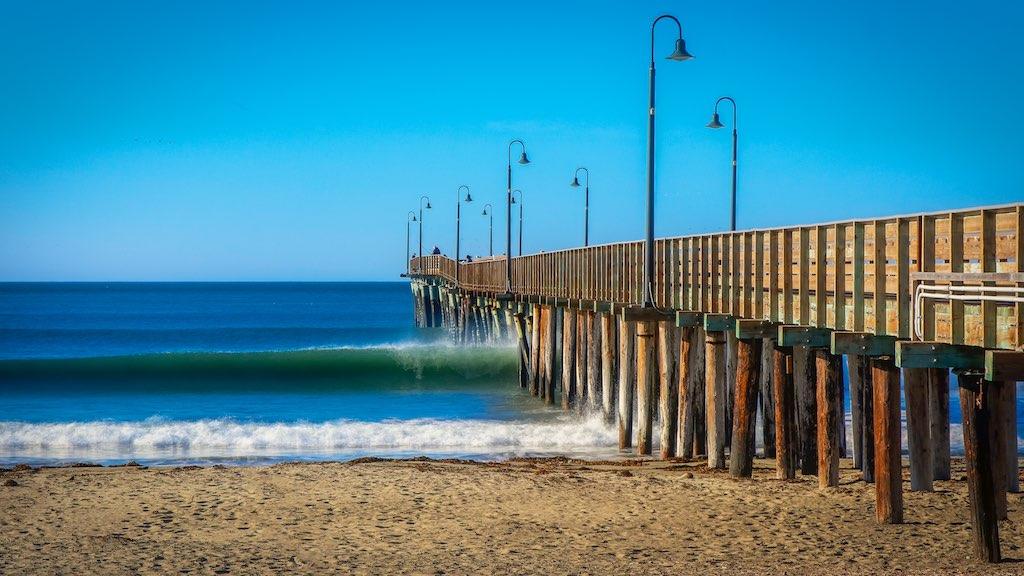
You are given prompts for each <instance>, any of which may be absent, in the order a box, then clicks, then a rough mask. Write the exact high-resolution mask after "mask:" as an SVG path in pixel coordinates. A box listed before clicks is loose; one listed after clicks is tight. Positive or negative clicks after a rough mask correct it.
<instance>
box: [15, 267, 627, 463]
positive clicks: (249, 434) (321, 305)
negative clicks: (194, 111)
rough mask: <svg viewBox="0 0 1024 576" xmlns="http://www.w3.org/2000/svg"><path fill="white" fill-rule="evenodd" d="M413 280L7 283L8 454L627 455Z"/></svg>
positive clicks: (57, 459) (148, 457)
mask: <svg viewBox="0 0 1024 576" xmlns="http://www.w3.org/2000/svg"><path fill="white" fill-rule="evenodd" d="M615 444H616V440H615V435H614V432H613V431H612V430H611V429H609V428H607V427H605V426H604V425H603V424H602V423H601V422H600V420H599V419H596V418H582V419H581V418H579V417H576V416H573V415H566V414H563V413H562V412H561V411H560V410H558V409H555V408H551V407H547V406H545V405H543V403H541V402H538V401H537V400H536V399H535V398H532V397H531V396H530V395H529V394H528V393H527V392H525V391H523V390H522V389H521V388H519V386H518V378H517V351H516V349H515V348H514V347H513V346H512V345H511V344H508V345H496V346H488V347H482V346H481V347H464V346H453V345H451V344H450V343H449V342H448V341H447V339H446V337H445V334H444V333H443V331H441V330H438V329H417V328H415V327H414V326H413V317H412V296H411V293H410V290H409V286H408V284H407V283H404V282H387V283H354V282H345V283H14V284H0V465H10V464H13V463H29V464H35V465H40V464H62V463H71V462H95V463H101V464H116V463H123V462H126V461H129V460H135V461H137V462H139V463H142V464H150V465H182V464H216V463H220V464H268V463H274V462H279V461H292V460H342V459H350V458H355V457H361V456H384V457H406V456H414V455H428V456H435V457H460V458H476V459H498V458H505V457H509V456H515V455H547V454H583V455H587V454H589V455H594V456H610V455H614V454H615V452H616V451H615V450H614V447H615Z"/></svg>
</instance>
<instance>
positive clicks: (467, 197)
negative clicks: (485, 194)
mask: <svg viewBox="0 0 1024 576" xmlns="http://www.w3.org/2000/svg"><path fill="white" fill-rule="evenodd" d="M472 201H473V197H472V196H470V195H469V192H466V202H472Z"/></svg>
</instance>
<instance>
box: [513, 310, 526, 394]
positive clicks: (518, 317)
mask: <svg viewBox="0 0 1024 576" xmlns="http://www.w3.org/2000/svg"><path fill="white" fill-rule="evenodd" d="M513 323H514V324H515V327H516V338H517V340H518V342H519V387H520V388H527V387H528V386H529V385H530V344H529V342H527V341H526V318H525V317H524V316H523V315H522V314H515V315H514V316H513Z"/></svg>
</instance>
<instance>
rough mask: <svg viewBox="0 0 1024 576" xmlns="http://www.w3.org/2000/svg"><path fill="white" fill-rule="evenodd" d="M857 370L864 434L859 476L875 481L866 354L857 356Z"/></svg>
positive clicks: (872, 399) (871, 384) (872, 407)
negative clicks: (862, 457) (859, 378)
mask: <svg viewBox="0 0 1024 576" xmlns="http://www.w3.org/2000/svg"><path fill="white" fill-rule="evenodd" d="M857 370H858V371H860V374H861V380H860V409H861V432H862V434H863V436H864V439H863V440H862V443H863V445H864V460H863V462H862V467H861V476H862V477H863V479H864V482H866V483H868V484H871V483H873V482H874V481H875V391H874V381H873V379H872V370H871V362H870V360H869V359H868V357H867V356H857Z"/></svg>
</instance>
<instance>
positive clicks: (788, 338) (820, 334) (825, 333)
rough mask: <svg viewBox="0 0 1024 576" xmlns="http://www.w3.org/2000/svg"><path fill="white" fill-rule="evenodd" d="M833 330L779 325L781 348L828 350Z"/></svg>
mask: <svg viewBox="0 0 1024 576" xmlns="http://www.w3.org/2000/svg"><path fill="white" fill-rule="evenodd" d="M830 333H831V330H829V329H828V328H816V327H813V326H794V325H791V324H781V325H779V332H778V339H779V346H789V347H791V346H807V347H808V348H827V347H829V346H830V345H831V335H830Z"/></svg>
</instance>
